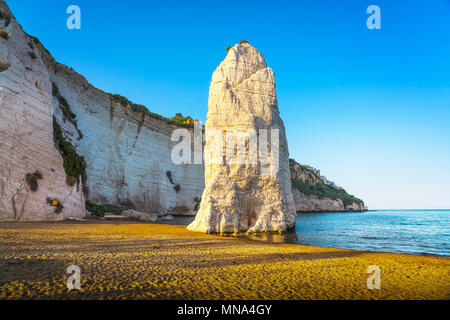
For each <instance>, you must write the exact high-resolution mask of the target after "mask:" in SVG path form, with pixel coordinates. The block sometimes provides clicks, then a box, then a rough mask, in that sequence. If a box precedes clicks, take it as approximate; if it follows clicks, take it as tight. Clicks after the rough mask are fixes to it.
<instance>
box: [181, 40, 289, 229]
mask: <svg viewBox="0 0 450 320" xmlns="http://www.w3.org/2000/svg"><path fill="white" fill-rule="evenodd" d="M205 136H206V137H205V139H206V143H205V149H204V155H205V185H206V186H205V190H204V191H203V195H202V200H201V203H200V209H199V212H198V213H197V215H196V218H195V220H194V221H193V222H192V223H191V224H190V225H189V226H188V229H189V230H192V231H199V232H206V233H237V232H251V233H253V232H277V231H278V232H281V231H286V230H288V229H290V228H292V227H294V225H295V218H296V212H295V204H294V199H293V196H292V191H291V177H290V171H289V155H288V146H287V141H286V135H285V129H284V124H283V121H282V120H281V118H280V115H279V111H278V102H277V96H276V88H275V78H274V72H273V71H272V69H270V68H268V67H267V65H266V61H265V59H264V57H263V55H262V54H261V53H260V52H259V51H258V50H257V49H255V48H254V47H252V46H251V45H250V44H249V43H247V42H246V41H242V42H241V44H237V45H235V46H234V47H233V48H230V49H229V50H228V54H227V56H226V58H225V60H224V61H222V63H220V65H219V66H218V67H217V69H216V70H215V71H214V73H213V76H212V81H211V85H210V93H209V103H208V116H207V120H206V126H205ZM266 138H267V139H266ZM255 139H256V140H257V141H258V144H257V146H255ZM235 142H236V145H235Z"/></svg>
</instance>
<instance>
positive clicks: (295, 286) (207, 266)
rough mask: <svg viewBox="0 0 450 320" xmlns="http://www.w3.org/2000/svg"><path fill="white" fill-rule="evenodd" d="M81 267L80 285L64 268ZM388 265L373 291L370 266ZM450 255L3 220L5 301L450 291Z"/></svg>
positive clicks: (1, 294) (444, 295)
mask: <svg viewBox="0 0 450 320" xmlns="http://www.w3.org/2000/svg"><path fill="white" fill-rule="evenodd" d="M70 265H77V266H79V267H80V268H81V272H82V273H81V289H80V290H71V291H69V290H68V289H67V287H66V280H67V277H68V275H67V274H66V273H65V272H66V268H67V267H68V266H70ZM371 265H377V266H379V267H380V268H381V271H382V273H381V289H380V290H369V289H368V288H367V285H366V281H367V278H368V277H369V276H370V274H367V272H366V271H367V268H368V267H369V266H371ZM449 276H450V260H449V259H448V258H440V257H429V256H415V255H404V254H394V253H374V252H363V251H355V250H343V249H334V248H321V247H312V246H304V245H296V244H283V243H270V242H264V241H255V240H249V239H237V238H232V237H220V236H216V235H207V234H201V233H194V232H190V231H187V230H186V229H185V227H183V226H175V225H159V224H144V223H130V222H114V223H113V222H61V223H23V224H18V223H0V299H449V298H450V277H449Z"/></svg>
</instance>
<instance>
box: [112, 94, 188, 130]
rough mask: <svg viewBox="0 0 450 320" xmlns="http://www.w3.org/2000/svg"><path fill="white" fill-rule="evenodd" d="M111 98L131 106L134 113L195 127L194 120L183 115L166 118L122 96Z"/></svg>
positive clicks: (116, 95) (181, 125) (169, 122)
mask: <svg viewBox="0 0 450 320" xmlns="http://www.w3.org/2000/svg"><path fill="white" fill-rule="evenodd" d="M111 97H112V98H113V99H114V100H115V101H116V102H118V103H120V104H121V105H122V106H124V107H126V106H129V107H131V109H132V110H133V111H134V112H141V113H144V114H146V115H148V116H150V117H152V118H154V119H158V120H162V121H164V122H166V123H168V124H174V125H177V126H180V127H186V128H191V127H193V126H194V119H192V118H191V117H189V116H188V117H183V115H182V114H181V113H177V115H176V116H175V117H172V118H166V117H164V116H162V115H160V114H157V113H154V112H151V111H150V110H149V109H148V108H147V107H146V106H144V105H143V104H136V103H133V102H132V101H130V100H128V98H126V97H124V96H121V95H120V94H112V95H111Z"/></svg>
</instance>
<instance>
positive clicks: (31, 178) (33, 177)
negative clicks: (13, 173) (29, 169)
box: [25, 170, 43, 191]
mask: <svg viewBox="0 0 450 320" xmlns="http://www.w3.org/2000/svg"><path fill="white" fill-rule="evenodd" d="M42 178H43V177H42V174H41V173H40V172H39V171H38V170H36V171H35V172H34V173H27V174H26V176H25V180H26V182H27V184H28V186H29V187H30V190H31V191H37V189H38V187H39V184H38V180H40V179H42Z"/></svg>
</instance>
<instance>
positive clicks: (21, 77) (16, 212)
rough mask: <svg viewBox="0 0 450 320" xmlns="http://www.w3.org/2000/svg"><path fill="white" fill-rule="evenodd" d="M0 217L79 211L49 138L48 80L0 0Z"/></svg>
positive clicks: (76, 193) (77, 191) (76, 191)
mask: <svg viewBox="0 0 450 320" xmlns="http://www.w3.org/2000/svg"><path fill="white" fill-rule="evenodd" d="M0 12H1V15H0V30H1V34H3V36H1V37H0V65H1V66H2V68H1V69H0V220H1V221H4V220H8V221H11V220H14V221H27V220H62V219H65V218H67V217H79V216H83V215H84V214H85V205H84V200H85V197H84V194H83V192H82V189H83V188H82V187H83V186H82V183H81V182H80V183H78V184H75V185H72V186H71V185H68V184H67V183H66V173H65V171H64V168H63V159H62V157H61V154H60V153H59V152H58V150H57V149H56V147H55V145H54V141H53V126H52V122H53V108H52V85H51V80H50V77H49V74H48V71H47V66H46V64H45V63H44V61H43V59H42V57H41V55H40V53H39V50H37V49H36V47H35V46H34V44H33V42H32V39H31V38H30V37H29V36H27V35H26V34H25V33H24V32H23V31H22V29H21V27H20V26H19V25H18V24H17V23H16V21H15V19H14V17H13V15H12V14H11V12H10V11H9V9H8V7H7V6H6V4H5V3H4V2H3V1H0Z"/></svg>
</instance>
